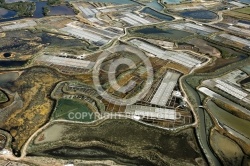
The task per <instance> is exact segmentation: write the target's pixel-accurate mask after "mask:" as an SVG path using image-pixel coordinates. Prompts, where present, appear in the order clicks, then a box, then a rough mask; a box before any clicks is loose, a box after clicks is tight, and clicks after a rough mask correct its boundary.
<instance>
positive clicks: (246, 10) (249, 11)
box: [235, 7, 250, 15]
mask: <svg viewBox="0 0 250 166" xmlns="http://www.w3.org/2000/svg"><path fill="white" fill-rule="evenodd" d="M235 11H236V12H239V13H243V14H248V15H250V7H246V8H241V9H237V10H235Z"/></svg>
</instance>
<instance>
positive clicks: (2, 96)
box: [0, 91, 8, 103]
mask: <svg viewBox="0 0 250 166" xmlns="http://www.w3.org/2000/svg"><path fill="white" fill-rule="evenodd" d="M7 101H8V97H7V96H6V94H5V93H4V92H3V91H0V103H5V102H7Z"/></svg>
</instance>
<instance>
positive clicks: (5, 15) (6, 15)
mask: <svg viewBox="0 0 250 166" xmlns="http://www.w3.org/2000/svg"><path fill="white" fill-rule="evenodd" d="M16 15H17V12H15V11H13V10H6V9H3V8H0V20H5V19H11V18H13V17H15V16H16Z"/></svg>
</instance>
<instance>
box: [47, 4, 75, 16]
mask: <svg viewBox="0 0 250 166" xmlns="http://www.w3.org/2000/svg"><path fill="white" fill-rule="evenodd" d="M49 10H50V12H49V15H53V16H55V15H75V13H74V11H73V9H71V8H69V7H68V6H64V5H60V6H51V7H50V8H49Z"/></svg>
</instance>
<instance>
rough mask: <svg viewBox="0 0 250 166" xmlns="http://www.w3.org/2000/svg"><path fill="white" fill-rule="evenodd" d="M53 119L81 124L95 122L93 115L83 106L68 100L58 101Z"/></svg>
mask: <svg viewBox="0 0 250 166" xmlns="http://www.w3.org/2000/svg"><path fill="white" fill-rule="evenodd" d="M53 117H54V118H55V119H65V120H71V121H81V122H91V121H93V120H95V117H94V113H93V112H92V111H91V110H90V109H89V108H88V107H87V106H86V105H85V104H82V103H80V102H78V101H73V100H69V99H60V100H59V101H58V103H57V107H56V108H55V112H54V116H53Z"/></svg>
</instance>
